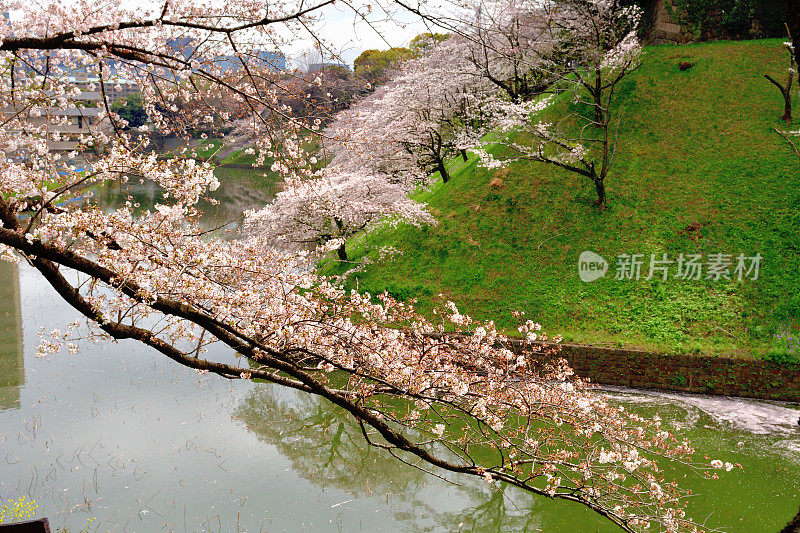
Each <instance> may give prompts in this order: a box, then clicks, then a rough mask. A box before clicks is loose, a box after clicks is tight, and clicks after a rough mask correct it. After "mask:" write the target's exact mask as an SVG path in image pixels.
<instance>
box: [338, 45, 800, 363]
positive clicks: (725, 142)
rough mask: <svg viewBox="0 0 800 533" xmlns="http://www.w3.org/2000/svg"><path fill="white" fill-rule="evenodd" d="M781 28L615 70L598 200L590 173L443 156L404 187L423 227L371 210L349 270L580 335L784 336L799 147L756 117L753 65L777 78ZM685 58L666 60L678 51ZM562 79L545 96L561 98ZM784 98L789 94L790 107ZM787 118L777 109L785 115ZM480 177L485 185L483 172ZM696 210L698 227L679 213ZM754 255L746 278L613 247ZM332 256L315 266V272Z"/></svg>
mask: <svg viewBox="0 0 800 533" xmlns="http://www.w3.org/2000/svg"><path fill="white" fill-rule="evenodd" d="M780 43H781V41H780V40H762V41H743V42H722V43H710V44H699V45H691V46H659V47H650V48H647V49H646V50H645V55H644V58H643V62H642V65H641V67H640V68H639V69H638V70H637V71H636V72H634V73H633V74H631V75H630V76H629V77H628V78H626V79H625V80H624V81H623V83H622V84H621V90H620V94H619V96H618V98H617V100H616V109H614V110H613V113H614V115H615V117H619V118H620V119H621V122H620V125H619V134H618V139H619V140H618V147H617V154H616V158H615V161H614V166H613V167H612V169H611V172H610V174H609V176H608V178H607V180H606V183H607V187H608V193H609V206H608V209H606V210H605V211H600V210H598V209H597V208H594V207H592V206H591V205H590V204H591V202H592V201H593V200H594V192H593V186H592V184H591V183H590V182H588V181H587V180H585V179H582V178H580V177H579V176H575V175H571V174H569V173H567V172H565V171H562V170H560V169H557V168H554V167H552V166H547V165H544V164H542V163H531V162H520V163H514V164H511V165H510V166H509V167H508V168H507V169H501V170H499V171H498V170H493V171H490V170H486V169H482V168H480V167H479V166H478V164H477V161H476V159H475V157H474V156H473V157H471V158H470V159H469V160H468V161H467V162H462V161H461V160H460V159H458V160H454V161H452V162H451V169H452V180H450V181H449V182H448V183H446V184H444V183H441V182H439V183H437V184H436V185H435V186H434V187H433V188H432V189H431V190H430V191H429V192H425V193H423V194H421V195H420V199H421V200H424V201H426V202H427V203H428V204H429V207H430V210H431V211H432V212H433V213H434V214H435V216H436V217H437V219H438V220H439V224H438V226H436V227H430V228H423V229H418V228H414V227H408V226H401V227H399V228H396V229H390V228H385V229H381V230H378V231H374V232H373V233H371V234H369V235H365V236H362V237H360V238H358V239H354V240H353V241H352V242H351V243H350V244H349V250H348V251H349V254H350V256H351V258H354V259H355V260H358V259H359V258H361V257H363V255H364V254H367V255H373V256H377V255H376V254H377V252H376V250H377V249H378V248H380V247H382V246H393V247H394V248H396V249H398V250H399V251H401V252H402V255H398V256H394V257H393V258H392V259H388V260H385V261H382V262H378V261H376V262H375V263H374V264H372V265H371V266H370V267H369V268H367V269H366V271H365V272H362V273H358V274H356V275H354V276H353V277H352V278H351V279H350V280H349V281H348V283H349V284H350V285H351V286H353V287H356V286H357V287H358V288H359V290H363V291H369V292H371V293H377V292H380V291H383V290H387V291H389V292H390V293H392V294H393V295H395V296H397V297H400V298H403V299H406V298H419V300H420V305H421V307H422V308H423V309H425V308H426V307H427V306H428V304H429V302H431V301H433V300H434V299H435V295H437V294H439V293H443V294H444V295H445V296H446V297H447V298H450V299H453V300H454V301H455V302H456V303H458V304H459V306H460V307H461V308H462V309H463V310H464V311H465V312H468V313H470V314H472V315H474V316H476V317H480V318H484V319H494V320H495V321H496V322H498V323H499V324H500V325H502V326H504V327H508V328H512V327H513V326H514V325H515V324H516V322H515V320H514V319H513V318H512V315H511V311H512V310H520V311H525V312H526V313H527V315H528V316H529V317H532V318H535V319H536V320H538V321H540V322H541V323H542V324H543V325H544V326H545V328H546V329H547V330H548V331H550V332H554V333H560V334H562V335H563V336H564V337H565V339H566V340H568V341H572V342H580V343H593V344H613V345H624V346H638V347H647V348H653V349H661V350H668V351H684V352H686V351H688V352H699V351H702V352H704V353H716V354H728V355H736V354H739V355H745V356H746V355H750V354H752V355H755V356H760V355H764V354H769V353H770V352H771V353H780V352H787V351H790V350H791V348H789V347H787V346H786V343H785V342H784V341H783V340H781V339H778V338H777V337H776V334H777V333H779V332H780V331H781V330H782V329H788V330H790V331H797V327H798V320H799V317H800V159H798V158H797V157H796V156H795V154H794V151H793V150H792V148H791V147H790V146H789V144H788V143H787V142H786V141H785V140H784V139H783V138H781V137H780V136H779V135H778V134H777V133H776V132H775V131H774V130H773V128H779V129H786V128H787V127H786V125H785V124H784V123H783V122H782V121H780V119H779V116H780V114H781V112H782V99H781V97H780V95H779V93H778V91H777V90H776V89H775V88H774V87H772V86H771V85H770V84H769V83H768V82H767V81H766V80H765V79H764V78H763V74H764V73H771V74H773V75H780V77H781V78H783V76H784V73H785V72H786V68H787V66H788V65H787V57H786V51H785V50H782V49H781V44H780ZM681 61H689V62H694V66H692V67H691V68H689V69H688V70H685V71H681V70H680V69H679V68H678V63H679V62H681ZM573 105H574V104H572V103H571V99H570V98H569V97H568V95H565V96H564V97H562V98H561V99H560V100H559V101H558V102H557V103H556V105H554V106H553V107H552V108H551V109H550V110H548V111H547V113H549V114H551V115H552V117H553V118H556V117H558V116H563V115H565V114H566V113H567V112H568V111H570V110H574V109H570V108H571V107H572V106H573ZM796 114H797V115H800V110H796ZM798 122H800V121H797V120H796V121H795V124H794V125H792V126H791V127H792V128H793V129H795V130H796V129H800V124H798ZM496 177H500V178H501V179H502V181H503V183H502V187H500V188H493V187H490V185H489V182H490V181H491V180H492V179H493V178H496ZM696 228H699V229H696ZM584 250H592V251H594V252H596V253H598V254H600V255H602V256H603V257H604V258H605V259H606V260H607V261H608V262H609V263H610V270H609V272H608V273H607V275H606V278H604V279H600V280H598V281H595V282H593V283H584V282H582V281H580V279H579V278H578V270H577V262H578V256H579V254H580V253H581V252H582V251H584ZM665 252H666V253H667V254H669V256H670V258H672V259H675V258H676V257H677V255H678V254H679V253H685V254H689V253H702V254H704V259H708V255H709V254H712V253H726V254H734V256H735V255H736V254H738V253H739V252H744V253H745V255H748V256H751V255H755V254H756V252H758V253H760V254H761V255H762V256H763V257H764V259H763V263H762V267H761V271H760V277H759V279H758V280H757V281H752V280H745V281H743V282H738V281H730V282H723V281H720V282H713V281H683V280H677V279H672V274H674V271H675V269H674V266H673V269H672V272H671V277H670V279H669V280H668V281H666V282H662V281H659V280H656V279H652V280H645V279H640V280H639V281H630V280H625V281H620V280H615V279H614V263H615V262H616V256H617V255H618V254H622V253H628V254H633V253H641V254H645V265H644V267H643V276H642V278H644V277H645V275H646V272H647V268H648V262H649V257H650V254H651V253H655V254H658V255H659V256H660V255H661V254H662V253H665ZM349 267H350V266H349V265H348V266H347V267H345V266H335V265H334V266H328V267H326V269H325V271H327V272H328V273H332V272H333V271H337V269H341V270H344V269H346V268H349Z"/></svg>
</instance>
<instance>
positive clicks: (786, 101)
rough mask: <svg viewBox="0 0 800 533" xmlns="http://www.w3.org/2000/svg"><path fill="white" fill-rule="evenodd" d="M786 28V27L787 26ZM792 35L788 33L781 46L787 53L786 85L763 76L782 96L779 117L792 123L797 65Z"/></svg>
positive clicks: (770, 77) (768, 76)
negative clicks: (781, 112) (787, 37)
mask: <svg viewBox="0 0 800 533" xmlns="http://www.w3.org/2000/svg"><path fill="white" fill-rule="evenodd" d="M787 28H788V26H787ZM791 39H792V35H791V33H789V40H788V41H786V42H785V43H783V46H784V47H785V48H786V50H787V51H788V52H789V69H788V71H789V72H788V74H787V77H786V78H787V79H786V85H782V84H781V83H780V82H779V81H777V80H776V79H775V78H773V77H772V76H770V75H769V74H764V77H765V78H766V79H767V80H769V82H770V83H772V84H773V85H774V86H775V87H777V88H778V90H779V91H780V92H781V96H783V115H781V120H783V121H785V122H791V121H792V83H793V82H794V78H795V76H797V63H796V62H795V50H794V45H793V44H792V40H791Z"/></svg>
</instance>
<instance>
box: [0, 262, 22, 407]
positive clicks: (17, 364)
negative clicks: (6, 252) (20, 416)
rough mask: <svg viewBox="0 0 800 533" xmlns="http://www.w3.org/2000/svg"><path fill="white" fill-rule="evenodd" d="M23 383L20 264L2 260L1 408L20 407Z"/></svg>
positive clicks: (0, 317)
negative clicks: (20, 392)
mask: <svg viewBox="0 0 800 533" xmlns="http://www.w3.org/2000/svg"><path fill="white" fill-rule="evenodd" d="M24 383H25V359H24V357H23V350H22V313H21V310H20V294H19V267H18V266H17V264H16V263H10V262H7V261H0V411H2V410H6V409H19V406H20V394H19V391H20V387H21V386H22V385H23V384H24Z"/></svg>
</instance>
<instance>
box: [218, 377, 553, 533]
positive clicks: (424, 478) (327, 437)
mask: <svg viewBox="0 0 800 533" xmlns="http://www.w3.org/2000/svg"><path fill="white" fill-rule="evenodd" d="M233 415H234V417H236V418H237V419H239V420H241V421H242V422H243V423H244V424H245V425H246V427H247V429H248V430H249V431H251V432H253V433H254V434H255V435H256V436H257V437H258V439H259V440H260V441H262V442H264V443H266V444H269V445H271V446H275V447H276V448H277V449H278V451H279V452H280V453H281V455H283V456H284V457H286V458H287V459H289V460H290V461H291V463H292V468H293V470H294V471H295V472H296V473H297V474H299V475H300V476H302V477H303V478H304V479H307V480H309V481H311V482H312V483H313V484H314V485H317V486H321V487H334V488H336V489H339V490H343V491H346V492H347V493H349V494H351V495H352V498H353V500H355V499H358V498H365V497H374V496H379V497H381V498H382V499H384V500H385V501H386V502H387V503H390V504H391V509H392V513H393V515H394V520H395V521H396V522H397V523H398V524H403V526H404V527H403V529H404V530H411V531H498V532H499V531H544V530H546V529H542V527H543V526H542V524H541V522H540V518H541V517H540V515H539V514H538V513H537V512H536V511H535V509H534V508H532V507H530V505H531V504H530V500H531V498H530V497H529V496H526V495H522V494H517V495H516V496H517V497H518V498H515V500H518V501H512V500H511V499H510V496H511V493H509V494H506V493H504V492H503V491H502V490H499V489H498V488H497V487H495V486H490V485H487V484H486V483H484V482H481V481H476V480H474V479H471V478H466V477H463V476H462V477H460V476H456V477H452V476H450V475H449V474H447V473H445V472H443V471H439V470H437V471H435V472H434V473H435V474H436V476H442V477H439V478H437V477H436V476H434V475H431V473H429V472H426V471H423V470H422V469H419V468H415V467H412V466H410V465H403V464H401V463H400V462H398V461H397V460H396V459H394V458H392V457H391V456H390V455H389V454H388V453H387V452H386V451H384V450H380V449H376V448H373V447H371V446H369V445H367V444H366V442H365V440H364V437H363V436H362V433H361V429H360V427H359V426H358V424H357V423H356V422H355V421H354V419H353V418H352V416H350V415H349V414H347V413H346V412H345V411H343V410H342V409H340V408H339V407H337V406H334V405H333V404H331V403H330V402H327V401H325V400H323V399H321V398H318V397H313V396H309V395H304V394H297V393H293V392H291V391H285V390H281V389H279V388H277V387H275V386H269V385H262V386H260V387H259V388H257V389H255V390H253V391H252V392H251V393H250V394H248V395H247V397H246V398H244V399H243V400H242V402H241V404H240V406H239V407H238V408H237V409H236V410H235V412H234V414H233ZM403 458H404V459H406V460H408V461H409V462H411V463H412V464H415V465H417V466H419V467H421V468H424V469H426V470H429V471H430V468H431V467H430V466H428V465H425V464H418V461H415V460H413V458H412V457H411V456H404V457H403ZM444 477H450V478H451V481H446V480H445V479H442V478H444ZM521 502H528V503H526V504H524V505H521ZM346 503H349V502H347V501H345V502H343V504H346ZM449 503H455V504H456V507H455V509H452V510H451V509H448V507H450V505H449Z"/></svg>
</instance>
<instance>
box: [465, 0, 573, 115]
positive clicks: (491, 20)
mask: <svg viewBox="0 0 800 533" xmlns="http://www.w3.org/2000/svg"><path fill="white" fill-rule="evenodd" d="M468 13H469V14H470V15H471V17H470V19H467V20H465V21H464V26H465V27H466V28H467V30H466V34H467V36H468V37H467V38H468V42H469V44H470V46H469V48H470V60H471V61H472V63H473V64H474V65H475V67H476V70H477V71H478V72H479V73H480V74H481V75H482V76H484V77H485V78H486V79H487V80H489V81H490V82H491V83H493V84H495V85H497V86H498V87H499V88H501V89H502V90H503V91H505V93H506V94H507V95H508V97H509V98H510V99H511V100H512V101H520V100H522V101H526V100H531V99H532V98H535V97H536V96H538V95H540V94H542V93H544V92H545V91H547V90H549V89H551V87H553V85H554V84H556V83H557V82H558V81H560V80H561V79H562V78H563V77H564V76H565V75H566V74H567V73H569V72H570V71H571V70H572V68H571V61H570V57H569V54H568V49H567V48H566V47H565V46H564V42H563V39H562V37H563V34H562V28H561V27H560V24H559V23H558V21H557V19H558V17H560V16H561V14H560V12H559V10H558V9H557V3H553V2H542V1H531V2H527V1H520V0H490V1H486V0H480V1H479V2H477V3H476V4H475V5H474V6H471V9H470V11H468Z"/></svg>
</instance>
